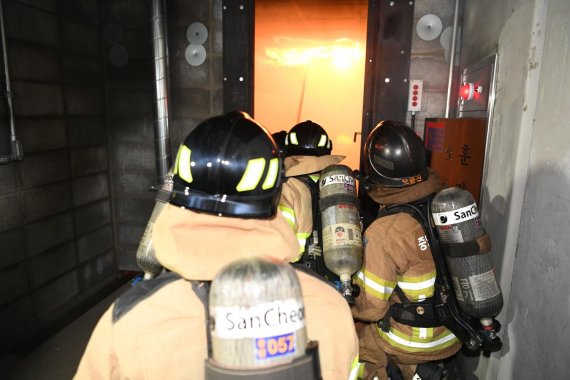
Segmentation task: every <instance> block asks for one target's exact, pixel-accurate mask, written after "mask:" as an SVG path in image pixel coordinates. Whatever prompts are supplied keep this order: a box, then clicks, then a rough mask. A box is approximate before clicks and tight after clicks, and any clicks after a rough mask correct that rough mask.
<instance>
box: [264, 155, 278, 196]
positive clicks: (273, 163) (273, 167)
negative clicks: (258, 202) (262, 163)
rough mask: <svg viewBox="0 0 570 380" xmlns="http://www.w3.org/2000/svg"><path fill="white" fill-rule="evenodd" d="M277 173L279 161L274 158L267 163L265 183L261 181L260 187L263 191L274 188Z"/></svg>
mask: <svg viewBox="0 0 570 380" xmlns="http://www.w3.org/2000/svg"><path fill="white" fill-rule="evenodd" d="M278 172H279V159H278V158H277V157H275V158H272V159H271V160H270V161H269V169H268V170H267V175H266V176H265V181H263V185H261V188H262V189H263V190H267V189H271V188H272V187H273V186H275V181H277V173H278Z"/></svg>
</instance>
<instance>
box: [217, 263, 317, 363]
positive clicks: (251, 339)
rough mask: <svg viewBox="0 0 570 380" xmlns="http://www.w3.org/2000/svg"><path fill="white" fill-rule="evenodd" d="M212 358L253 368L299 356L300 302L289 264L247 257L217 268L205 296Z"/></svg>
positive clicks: (302, 343) (302, 345) (303, 335)
mask: <svg viewBox="0 0 570 380" xmlns="http://www.w3.org/2000/svg"><path fill="white" fill-rule="evenodd" d="M209 312H210V321H211V323H210V331H211V342H212V355H211V359H212V360H213V362H214V363H215V364H216V365H217V366H219V367H222V368H228V369H258V368H267V367H273V366H277V365H280V364H283V363H289V362H292V361H293V360H294V359H296V358H299V357H301V356H303V355H305V351H306V346H307V332H306V328H305V307H304V304H303V298H302V294H301V287H300V284H299V280H298V278H297V274H296V272H295V270H294V269H293V267H292V266H291V265H288V264H287V263H284V262H277V261H273V260H271V259H266V258H260V257H252V258H246V259H242V260H238V261H236V262H234V263H232V264H230V265H228V266H226V267H225V268H223V269H222V270H221V271H220V272H219V273H218V274H217V275H216V277H215V278H214V280H213V281H212V285H211V288H210V295H209Z"/></svg>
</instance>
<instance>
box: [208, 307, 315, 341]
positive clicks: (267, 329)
mask: <svg viewBox="0 0 570 380" xmlns="http://www.w3.org/2000/svg"><path fill="white" fill-rule="evenodd" d="M210 314H211V316H212V317H213V318H214V329H213V330H212V335H214V336H216V337H218V338H221V339H243V338H258V337H264V336H275V335H282V334H287V333H291V332H295V331H297V330H300V329H302V328H303V327H304V326H305V308H304V306H303V304H302V303H301V302H298V301H297V300H295V299H287V300H282V301H275V302H267V303H263V304H260V305H256V306H252V307H240V306H216V307H212V308H211V309H210Z"/></svg>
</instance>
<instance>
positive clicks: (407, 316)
mask: <svg viewBox="0 0 570 380" xmlns="http://www.w3.org/2000/svg"><path fill="white" fill-rule="evenodd" d="M394 292H395V293H396V294H397V295H398V298H400V302H401V303H395V304H392V305H391V306H390V308H389V309H388V311H387V312H386V314H385V315H384V318H383V319H381V320H379V321H378V322H377V324H378V327H380V328H381V329H382V331H384V332H388V331H390V318H394V320H395V321H396V322H399V323H402V324H405V325H408V326H412V327H439V326H441V325H442V324H441V322H439V321H438V320H437V315H436V313H435V308H434V300H433V297H430V298H426V299H425V300H423V301H415V302H414V301H410V300H409V299H408V297H406V295H405V294H404V291H403V290H402V289H400V287H399V286H396V287H395V288H394Z"/></svg>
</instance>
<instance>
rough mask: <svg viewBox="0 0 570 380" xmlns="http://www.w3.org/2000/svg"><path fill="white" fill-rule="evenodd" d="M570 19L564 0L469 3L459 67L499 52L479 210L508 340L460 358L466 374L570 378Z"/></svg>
mask: <svg viewBox="0 0 570 380" xmlns="http://www.w3.org/2000/svg"><path fill="white" fill-rule="evenodd" d="M483 19H485V24H484V25H485V27H484V28H482V27H481V26H482V20H483ZM569 20H570V4H568V2H566V1H565V0H550V1H548V0H520V1H501V2H497V1H492V0H489V1H473V0H467V1H466V5H465V14H464V27H465V28H464V33H463V41H462V43H463V46H462V65H466V64H470V63H473V62H476V61H477V60H479V59H481V58H483V57H485V56H486V55H488V54H491V53H495V52H497V53H498V59H499V61H498V80H497V93H496V100H495V114H494V117H493V125H492V129H491V144H490V151H489V172H488V178H487V182H486V183H485V184H484V186H485V188H486V193H487V195H488V197H487V198H486V199H485V200H484V201H483V204H482V214H483V222H484V225H485V227H486V228H487V230H488V231H489V233H490V234H491V238H492V241H493V244H494V247H493V255H494V261H495V264H496V267H497V273H498V274H499V277H500V281H501V287H502V290H503V294H504V297H505V307H504V308H503V311H502V313H501V314H500V315H499V317H498V319H499V320H500V321H501V323H502V324H503V330H502V332H501V333H500V336H501V337H502V340H503V343H504V347H503V349H502V351H501V352H498V353H495V354H493V355H492V356H491V358H490V359H486V358H484V357H481V358H477V359H473V358H462V360H461V362H462V366H463V372H464V376H465V378H467V379H474V378H481V379H513V378H517V379H537V378H544V379H546V378H548V379H562V378H567V376H568V369H569V368H570V367H569V366H568V362H567V353H568V349H569V348H570V347H569V346H570V344H569V343H568V340H567V339H566V338H565V336H566V334H565V331H566V330H567V329H568V320H569V310H570V306H569V298H568V295H567V289H568V285H570V284H569V282H570V281H569V280H568V276H567V272H568V271H569V270H570V261H569V259H568V255H567V249H566V247H567V246H568V244H569V243H570V241H569V240H570V236H569V235H568V227H569V225H570V223H569V214H568V211H569V209H570V199H569V197H568V196H567V195H566V189H567V187H568V185H569V182H570V170H569V169H568V165H567V164H568V162H569V156H568V148H567V147H568V132H567V130H565V128H568V127H569V123H568V121H567V118H566V117H565V115H564V114H563V113H564V110H565V109H566V108H567V106H568V102H567V99H564V97H563V96H562V97H561V95H562V94H564V93H565V88H567V86H568V85H569V84H570V83H569V78H570V76H569V74H570V70H569V69H570V63H569V60H568V56H569V54H568V36H569V35H570V33H569V32H570V30H569ZM565 164H566V165H565Z"/></svg>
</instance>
